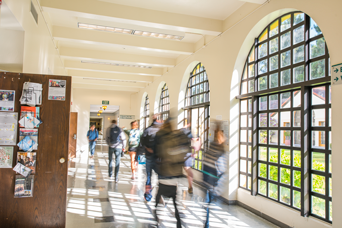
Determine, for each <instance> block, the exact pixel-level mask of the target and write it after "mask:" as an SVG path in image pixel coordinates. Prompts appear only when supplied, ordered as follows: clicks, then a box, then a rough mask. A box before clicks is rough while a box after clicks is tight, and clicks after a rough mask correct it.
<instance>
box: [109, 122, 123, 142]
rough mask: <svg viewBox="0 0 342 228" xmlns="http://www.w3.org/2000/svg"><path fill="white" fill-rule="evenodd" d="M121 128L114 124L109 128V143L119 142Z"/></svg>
mask: <svg viewBox="0 0 342 228" xmlns="http://www.w3.org/2000/svg"><path fill="white" fill-rule="evenodd" d="M121 131H122V130H121V128H119V127H118V126H115V127H113V128H111V129H110V138H109V139H110V143H111V144H116V143H118V142H120V134H121Z"/></svg>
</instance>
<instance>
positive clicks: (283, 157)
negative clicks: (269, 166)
mask: <svg viewBox="0 0 342 228" xmlns="http://www.w3.org/2000/svg"><path fill="white" fill-rule="evenodd" d="M280 163H281V164H283V165H291V152H290V150H287V149H280Z"/></svg>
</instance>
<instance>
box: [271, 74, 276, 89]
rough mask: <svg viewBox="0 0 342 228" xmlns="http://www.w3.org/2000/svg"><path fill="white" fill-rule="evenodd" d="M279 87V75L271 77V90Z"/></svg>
mask: <svg viewBox="0 0 342 228" xmlns="http://www.w3.org/2000/svg"><path fill="white" fill-rule="evenodd" d="M275 87H278V73H275V74H271V75H270V89H271V88H275Z"/></svg>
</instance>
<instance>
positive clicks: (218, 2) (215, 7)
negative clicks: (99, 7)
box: [98, 0, 244, 20]
mask: <svg viewBox="0 0 342 228" xmlns="http://www.w3.org/2000/svg"><path fill="white" fill-rule="evenodd" d="M98 1H103V2H110V3H115V4H119V5H126V6H133V7H139V8H144V9H151V10H158V11H164V12H170V13H177V14H184V15H190V16H196V17H205V18H211V19H217V20H224V19H226V18H227V17H228V16H229V15H230V14H232V13H233V12H234V11H235V10H237V9H238V8H240V7H241V6H242V5H243V4H244V2H242V1H240V0H98Z"/></svg>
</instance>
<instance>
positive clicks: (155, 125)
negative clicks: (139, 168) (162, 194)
mask: <svg viewBox="0 0 342 228" xmlns="http://www.w3.org/2000/svg"><path fill="white" fill-rule="evenodd" d="M152 119H153V122H152V124H151V126H149V127H148V128H146V129H145V131H144V133H143V135H142V136H141V144H142V146H143V147H144V148H145V151H146V152H145V157H146V177H147V180H146V186H145V194H144V197H145V200H146V201H148V202H149V201H151V199H152V195H151V191H152V185H151V184H152V183H151V176H152V170H154V171H156V170H155V163H156V160H155V154H154V152H153V148H154V138H155V136H156V134H157V132H158V131H159V129H160V127H161V125H162V124H161V123H160V122H159V120H158V116H157V115H153V117H152Z"/></svg>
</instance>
